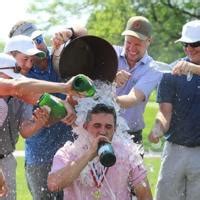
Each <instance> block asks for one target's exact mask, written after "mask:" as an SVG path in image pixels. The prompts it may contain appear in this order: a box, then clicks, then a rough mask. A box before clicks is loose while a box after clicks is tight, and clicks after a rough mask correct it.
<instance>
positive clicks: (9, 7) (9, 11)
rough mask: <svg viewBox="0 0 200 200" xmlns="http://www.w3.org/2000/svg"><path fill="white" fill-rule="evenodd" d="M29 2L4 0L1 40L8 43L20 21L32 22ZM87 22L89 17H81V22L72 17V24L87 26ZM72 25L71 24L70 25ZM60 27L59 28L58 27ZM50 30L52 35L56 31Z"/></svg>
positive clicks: (0, 9) (0, 17)
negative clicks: (10, 35)
mask: <svg viewBox="0 0 200 200" xmlns="http://www.w3.org/2000/svg"><path fill="white" fill-rule="evenodd" d="M28 4H29V0H2V1H1V6H0V27H1V28H0V30H1V31H0V40H1V41H4V40H5V41H6V40H7V39H8V33H9V31H10V29H11V28H12V26H13V25H14V24H15V23H16V22H18V21H20V20H27V21H30V17H31V16H30V15H28V13H27V12H26V9H27V7H28ZM86 20H87V15H84V16H82V17H81V21H80V19H79V18H76V17H74V16H71V20H70V21H72V22H71V24H74V23H81V24H85V22H86ZM69 25H70V24H69ZM58 27H59V26H58ZM54 29H55V30H56V27H54ZM54 29H53V28H52V30H49V31H50V33H51V32H53V31H54Z"/></svg>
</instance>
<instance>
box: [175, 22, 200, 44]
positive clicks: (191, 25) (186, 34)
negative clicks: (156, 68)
mask: <svg viewBox="0 0 200 200" xmlns="http://www.w3.org/2000/svg"><path fill="white" fill-rule="evenodd" d="M199 41H200V20H194V21H190V22H188V23H186V24H185V25H184V26H183V29H182V36H181V38H180V39H178V40H177V41H176V42H186V43H194V42H199Z"/></svg>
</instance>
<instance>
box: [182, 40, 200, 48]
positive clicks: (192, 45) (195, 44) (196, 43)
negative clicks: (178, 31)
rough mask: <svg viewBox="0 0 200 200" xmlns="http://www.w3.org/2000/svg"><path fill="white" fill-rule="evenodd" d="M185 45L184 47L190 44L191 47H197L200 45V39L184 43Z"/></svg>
mask: <svg viewBox="0 0 200 200" xmlns="http://www.w3.org/2000/svg"><path fill="white" fill-rule="evenodd" d="M183 46H184V47H188V46H190V47H191V48H196V47H199V46H200V41H198V42H194V43H183Z"/></svg>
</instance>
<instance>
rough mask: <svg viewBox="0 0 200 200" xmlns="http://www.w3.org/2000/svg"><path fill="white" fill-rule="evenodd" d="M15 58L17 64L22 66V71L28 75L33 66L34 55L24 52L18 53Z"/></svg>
mask: <svg viewBox="0 0 200 200" xmlns="http://www.w3.org/2000/svg"><path fill="white" fill-rule="evenodd" d="M14 58H15V59H16V61H17V64H18V65H19V66H20V67H21V71H20V73H21V74H23V75H26V74H27V73H28V72H29V71H30V69H31V68H32V66H33V56H27V55H25V54H23V53H20V52H18V53H16V54H15V55H14Z"/></svg>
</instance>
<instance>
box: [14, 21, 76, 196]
mask: <svg viewBox="0 0 200 200" xmlns="http://www.w3.org/2000/svg"><path fill="white" fill-rule="evenodd" d="M20 30H21V31H20ZM17 34H24V35H27V36H31V37H32V39H33V41H34V42H35V44H36V46H37V48H38V49H40V50H42V51H44V52H45V53H46V57H45V58H43V59H38V58H37V57H35V58H34V60H33V63H34V65H33V67H32V68H31V70H30V71H29V72H28V73H27V74H26V76H27V77H31V78H36V79H41V80H47V81H52V82H59V81H60V78H59V75H58V74H57V73H56V72H55V71H54V69H53V65H52V58H51V55H50V51H49V50H48V48H47V46H46V44H45V41H44V38H43V36H42V32H41V31H38V30H37V27H36V26H35V25H33V24H32V23H29V22H25V21H24V22H20V23H18V24H16V25H15V28H13V29H12V30H11V32H10V36H14V35H17ZM56 96H58V97H60V98H62V99H63V98H65V96H64V95H61V94H57V95H56ZM32 109H33V108H32V106H29V105H28V106H27V110H29V111H30V112H29V115H31V114H32ZM67 140H71V141H73V136H72V133H71V127H70V126H67V125H66V124H64V123H63V122H57V123H55V124H53V125H51V126H50V127H44V128H42V129H40V130H39V131H38V132H37V133H36V134H34V135H33V136H31V137H29V138H27V139H26V142H25V170H26V178H27V183H28V187H29V190H30V192H31V194H32V196H33V199H34V200H38V199H45V200H48V199H62V192H60V193H53V192H50V191H49V190H48V188H47V176H48V173H49V171H50V168H51V164H52V160H53V156H54V154H55V153H56V151H57V150H58V149H59V148H60V147H62V146H63V145H64V144H65V142H66V141H67Z"/></svg>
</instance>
